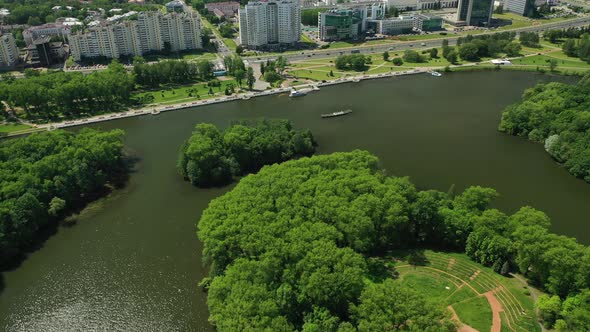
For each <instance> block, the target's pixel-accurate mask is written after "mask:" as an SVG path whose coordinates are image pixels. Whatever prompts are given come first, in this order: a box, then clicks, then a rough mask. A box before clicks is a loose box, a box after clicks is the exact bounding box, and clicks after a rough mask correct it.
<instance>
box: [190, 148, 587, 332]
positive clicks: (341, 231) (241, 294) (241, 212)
mask: <svg viewBox="0 0 590 332" xmlns="http://www.w3.org/2000/svg"><path fill="white" fill-rule="evenodd" d="M496 196H497V193H496V191H495V190H493V189H490V188H482V187H470V188H467V189H466V190H465V191H464V192H462V193H461V194H459V195H457V196H451V195H450V194H447V193H443V192H439V191H435V190H426V191H420V190H418V189H416V187H415V186H414V185H413V184H412V183H411V182H410V181H409V179H408V178H400V177H389V176H385V175H384V174H383V172H382V171H381V170H380V169H379V168H378V160H377V158H376V157H374V156H372V155H370V154H369V153H368V152H363V151H354V152H352V153H334V154H331V155H324V156H315V157H312V158H302V159H298V160H292V161H288V162H285V163H282V164H279V165H273V166H270V167H265V168H263V169H262V170H261V171H260V172H259V173H258V174H256V175H249V176H247V177H245V178H243V179H242V180H241V181H240V183H239V184H238V185H237V186H236V187H235V188H234V189H233V190H232V191H230V192H228V193H227V194H225V195H223V196H221V197H219V198H217V199H215V200H213V201H212V202H211V203H210V205H209V207H208V208H207V209H206V210H205V211H204V213H203V215H202V217H201V220H200V222H199V225H198V228H199V231H198V235H199V238H200V239H201V240H202V241H203V244H204V249H203V253H204V258H205V261H206V263H208V264H210V266H211V270H210V278H209V279H207V280H206V282H204V284H206V285H207V286H208V289H209V295H208V296H209V297H208V304H209V309H210V313H211V316H210V320H211V322H212V323H213V324H214V325H215V326H216V327H217V329H218V330H220V331H234V330H261V331H265V330H268V331H293V330H303V331H394V330H405V331H454V330H455V329H456V328H455V327H454V326H453V325H452V324H451V323H450V322H449V320H448V318H447V317H448V316H447V313H446V312H445V310H444V308H442V307H441V306H440V304H439V303H432V302H430V301H429V300H428V299H424V298H421V297H420V295H418V294H416V293H415V292H414V291H412V290H410V289H407V288H406V287H405V286H404V285H403V284H400V283H399V281H397V280H393V279H391V278H387V277H383V276H376V275H373V274H372V272H371V269H370V268H369V267H368V266H369V261H370V260H371V259H372V257H374V256H380V255H383V254H385V253H386V252H388V251H389V250H391V249H398V248H408V247H424V246H429V247H439V248H440V247H442V248H447V249H452V248H453V249H458V250H464V249H465V250H466V252H467V254H468V255H469V256H470V257H472V258H473V259H474V260H475V261H477V262H479V263H482V264H485V265H488V266H494V267H496V266H500V268H497V270H520V272H521V273H523V274H525V275H526V276H527V277H529V278H530V279H531V281H532V282H534V283H535V284H536V285H539V286H540V287H542V288H544V289H545V290H547V291H548V292H549V293H550V294H557V295H559V296H561V297H562V298H565V297H566V296H568V295H569V296H578V295H576V294H578V292H580V290H582V289H584V288H587V287H588V286H589V283H590V280H588V274H587V271H588V270H589V269H590V255H588V248H586V247H584V246H582V245H580V244H578V243H577V242H576V241H575V240H573V239H570V238H566V237H563V236H557V235H554V234H552V233H550V232H549V231H548V227H549V224H550V222H549V219H548V218H547V216H546V215H545V214H543V213H542V212H540V211H537V210H534V209H532V208H529V207H525V208H522V209H521V210H520V211H518V212H517V213H515V214H514V215H511V216H508V215H505V214H503V213H502V212H500V211H498V210H495V209H489V205H490V203H491V202H492V201H493V199H494V198H495V197H496ZM562 248H563V249H562ZM572 260H575V261H577V264H572V263H571V262H572ZM505 272H507V271H505ZM571 301H573V300H570V302H571ZM576 303H577V302H576ZM577 312H578V311H577ZM573 316H574V314H572V315H570V316H568V317H573ZM563 317H566V316H565V315H564V316H563ZM576 317H577V316H576ZM567 324H579V320H577V318H574V319H573V322H572V323H567ZM571 326H576V325H571Z"/></svg>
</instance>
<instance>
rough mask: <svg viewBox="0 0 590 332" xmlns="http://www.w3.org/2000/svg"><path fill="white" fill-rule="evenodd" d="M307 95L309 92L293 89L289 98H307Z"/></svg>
mask: <svg viewBox="0 0 590 332" xmlns="http://www.w3.org/2000/svg"><path fill="white" fill-rule="evenodd" d="M306 94H307V91H304V90H295V89H292V90H291V93H289V97H301V96H305V95H306Z"/></svg>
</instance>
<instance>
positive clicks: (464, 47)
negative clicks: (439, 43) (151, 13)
mask: <svg viewBox="0 0 590 332" xmlns="http://www.w3.org/2000/svg"><path fill="white" fill-rule="evenodd" d="M459 56H460V57H461V59H463V60H465V61H477V60H479V56H478V47H477V46H476V45H475V44H473V43H464V44H461V46H459Z"/></svg>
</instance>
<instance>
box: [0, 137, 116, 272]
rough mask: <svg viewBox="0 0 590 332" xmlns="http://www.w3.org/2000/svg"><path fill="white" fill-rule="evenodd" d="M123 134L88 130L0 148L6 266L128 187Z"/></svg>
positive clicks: (1, 252)
mask: <svg viewBox="0 0 590 332" xmlns="http://www.w3.org/2000/svg"><path fill="white" fill-rule="evenodd" d="M123 134H124V133H123V131H121V130H112V131H108V132H101V131H96V130H92V129H82V130H80V131H79V132H78V133H76V134H74V133H71V132H66V131H53V132H49V133H41V134H31V135H30V136H27V137H25V138H20V139H16V140H8V141H2V142H0V184H1V187H0V188H1V189H0V266H4V264H8V263H10V262H11V261H12V260H14V259H19V258H21V256H22V255H24V254H25V253H26V252H27V251H28V250H29V249H31V248H32V247H34V246H35V245H36V244H37V242H38V241H39V239H38V238H39V237H43V234H42V233H43V232H44V230H45V228H46V227H48V226H51V225H54V224H55V223H56V222H57V221H59V220H62V219H63V218H64V217H66V216H68V215H69V214H70V213H72V212H73V211H75V210H76V209H80V208H82V207H83V206H84V205H85V204H87V203H89V202H90V201H92V200H95V199H96V198H98V197H101V196H104V195H105V194H106V193H107V192H108V191H110V189H111V188H113V187H115V186H119V185H121V184H122V183H123V181H124V180H125V178H126V174H127V166H126V164H125V161H124V158H123Z"/></svg>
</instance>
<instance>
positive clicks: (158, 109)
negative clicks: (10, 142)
mask: <svg viewBox="0 0 590 332" xmlns="http://www.w3.org/2000/svg"><path fill="white" fill-rule="evenodd" d="M429 71H431V69H429V68H419V69H413V70H407V71H397V72H390V73H380V74H370V75H355V76H349V77H346V78H338V79H335V80H330V81H326V82H317V83H306V84H302V85H298V86H297V89H312V90H314V88H319V87H322V86H330V85H336V84H343V83H354V82H360V81H363V80H373V79H378V78H391V77H397V76H406V75H416V74H420V73H426V72H429ZM291 89H292V88H291V87H281V88H275V89H270V90H264V91H257V92H245V93H238V94H234V95H231V96H222V97H217V98H210V99H204V100H197V101H192V102H183V103H177V104H170V105H159V106H148V107H142V108H138V109H130V110H128V111H125V112H118V113H110V114H103V115H97V116H94V117H89V118H84V119H78V120H68V121H63V122H54V123H48V124H41V125H37V126H36V127H35V128H31V129H28V130H27V131H26V132H12V133H8V134H7V135H6V137H10V136H20V135H26V134H30V133H32V132H39V131H46V130H55V129H61V128H67V127H76V126H83V125H88V124H91V123H98V122H105V121H112V120H116V119H122V118H129V117H136V116H143V115H153V116H156V115H158V114H160V113H162V112H169V111H176V110H181V109H185V108H194V107H199V106H207V105H212V104H218V103H224V102H230V101H235V100H249V99H251V98H256V97H263V96H269V95H274V94H281V93H289V92H290V91H291Z"/></svg>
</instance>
